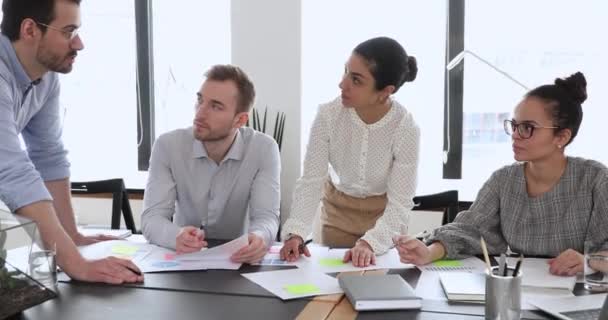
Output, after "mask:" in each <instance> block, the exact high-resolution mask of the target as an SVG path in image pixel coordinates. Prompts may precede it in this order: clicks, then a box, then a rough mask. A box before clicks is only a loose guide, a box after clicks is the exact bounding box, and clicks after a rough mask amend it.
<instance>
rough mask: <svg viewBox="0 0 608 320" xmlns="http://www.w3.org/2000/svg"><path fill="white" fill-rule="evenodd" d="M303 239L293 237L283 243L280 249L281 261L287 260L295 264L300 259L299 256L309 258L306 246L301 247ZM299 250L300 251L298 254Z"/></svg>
mask: <svg viewBox="0 0 608 320" xmlns="http://www.w3.org/2000/svg"><path fill="white" fill-rule="evenodd" d="M303 244H304V239H302V237H300V236H293V237H291V238H290V239H289V240H287V241H285V243H283V247H282V248H281V252H280V255H281V260H287V261H289V262H295V261H297V260H298V259H299V258H300V254H303V255H305V256H307V257H310V251H308V248H307V247H306V246H303ZM300 248H302V251H301V252H300Z"/></svg>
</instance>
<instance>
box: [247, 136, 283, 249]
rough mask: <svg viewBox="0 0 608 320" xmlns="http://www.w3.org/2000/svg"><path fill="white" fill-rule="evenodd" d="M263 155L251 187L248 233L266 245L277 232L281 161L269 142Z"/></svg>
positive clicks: (272, 239)
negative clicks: (251, 233)
mask: <svg viewBox="0 0 608 320" xmlns="http://www.w3.org/2000/svg"><path fill="white" fill-rule="evenodd" d="M260 154H261V155H263V156H262V157H260V160H261V161H260V162H261V163H262V165H261V167H260V169H259V171H258V172H257V174H256V175H255V178H254V179H253V183H252V185H251V197H250V200H249V219H250V220H249V232H253V233H256V234H258V235H259V236H261V237H262V238H264V240H265V241H266V244H267V245H271V244H272V243H273V242H274V239H275V237H276V234H277V232H278V230H279V209H280V203H281V187H280V176H281V159H280V156H279V147H278V146H277V144H276V142H274V141H270V142H269V143H267V147H266V148H265V149H264V152H261V153H260Z"/></svg>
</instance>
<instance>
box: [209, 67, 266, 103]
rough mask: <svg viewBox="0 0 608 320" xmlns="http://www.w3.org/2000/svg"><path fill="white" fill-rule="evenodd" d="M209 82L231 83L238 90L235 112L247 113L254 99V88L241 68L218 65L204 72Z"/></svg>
mask: <svg viewBox="0 0 608 320" xmlns="http://www.w3.org/2000/svg"><path fill="white" fill-rule="evenodd" d="M205 76H206V77H207V79H209V80H215V81H233V82H234V84H235V85H236V89H237V90H238V97H237V105H236V112H237V113H238V112H249V110H250V109H251V106H252V105H253V100H254V99H255V88H254V86H253V83H252V82H251V80H249V77H248V76H247V74H245V72H244V71H243V70H241V68H239V67H237V66H233V65H230V64H218V65H215V66H213V67H211V69H209V71H207V72H205Z"/></svg>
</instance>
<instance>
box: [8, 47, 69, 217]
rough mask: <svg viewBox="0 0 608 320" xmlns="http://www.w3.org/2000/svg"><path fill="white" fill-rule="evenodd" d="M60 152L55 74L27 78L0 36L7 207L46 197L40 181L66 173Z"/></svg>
mask: <svg viewBox="0 0 608 320" xmlns="http://www.w3.org/2000/svg"><path fill="white" fill-rule="evenodd" d="M19 135H21V136H22V137H23V141H24V142H25V146H26V150H23V148H22V147H21V142H20V140H19ZM66 156H67V151H66V150H65V148H64V147H63V143H62V141H61V122H60V117H59V79H58V78H57V74H56V73H55V72H47V73H46V74H45V75H44V76H42V78H40V79H34V80H32V79H30V78H29V76H28V75H27V73H26V72H25V69H24V68H23V66H22V65H21V63H20V62H19V60H18V59H17V54H16V52H15V49H14V48H13V46H12V44H11V42H10V40H9V39H8V38H7V37H6V36H4V35H0V200H1V201H2V202H4V203H5V204H6V205H7V206H8V208H9V209H10V210H11V211H15V210H17V209H19V208H21V207H23V206H26V205H28V204H32V203H34V202H38V201H41V200H52V197H51V195H50V193H49V192H48V190H47V189H46V186H45V185H44V181H53V180H60V179H65V178H68V177H69V176H70V163H69V162H68V160H67V157H66Z"/></svg>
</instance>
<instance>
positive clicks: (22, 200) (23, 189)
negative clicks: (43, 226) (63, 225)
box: [0, 78, 52, 211]
mask: <svg viewBox="0 0 608 320" xmlns="http://www.w3.org/2000/svg"><path fill="white" fill-rule="evenodd" d="M14 103H15V101H14V99H13V95H12V90H11V89H10V86H9V84H8V83H7V81H6V80H5V79H3V78H0V198H1V200H2V202H4V203H5V204H6V206H7V207H8V208H9V209H10V210H11V211H15V210H17V209H19V208H21V207H24V206H26V205H29V204H32V203H34V202H38V201H42V200H52V197H51V195H50V193H49V192H48V190H47V189H46V187H45V185H44V181H43V179H42V177H41V176H40V173H39V172H38V171H36V168H35V167H34V164H33V163H32V161H31V160H30V158H29V157H28V155H27V153H26V152H25V151H24V150H23V149H22V148H21V143H20V141H19V132H18V130H17V125H16V123H15V113H14Z"/></svg>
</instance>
